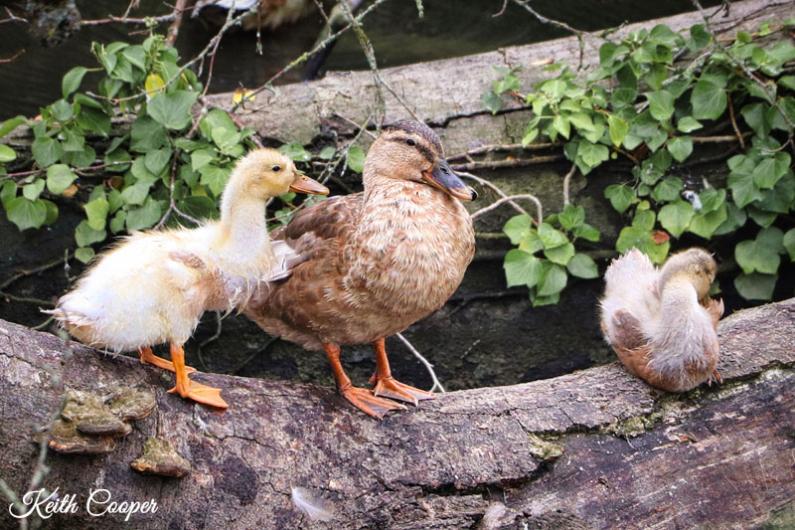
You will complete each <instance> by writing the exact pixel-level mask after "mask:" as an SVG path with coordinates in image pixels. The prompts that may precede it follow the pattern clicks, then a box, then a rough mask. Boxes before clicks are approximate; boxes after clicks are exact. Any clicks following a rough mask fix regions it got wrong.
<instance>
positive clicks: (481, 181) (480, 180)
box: [458, 171, 532, 217]
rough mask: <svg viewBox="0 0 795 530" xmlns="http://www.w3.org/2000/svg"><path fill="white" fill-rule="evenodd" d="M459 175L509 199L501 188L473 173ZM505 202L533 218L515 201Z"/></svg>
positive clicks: (462, 172)
mask: <svg viewBox="0 0 795 530" xmlns="http://www.w3.org/2000/svg"><path fill="white" fill-rule="evenodd" d="M458 174H459V175H460V176H462V177H464V178H468V179H471V180H474V181H475V182H477V183H478V184H480V185H482V186H486V187H487V188H489V189H490V190H493V191H494V192H496V193H497V195H499V196H500V197H502V198H507V197H508V195H507V194H506V193H505V192H504V191H502V190H501V189H500V188H499V187H497V186H495V185H494V184H492V183H491V182H489V181H488V180H486V179H484V178H480V177H478V176H476V175H473V174H472V173H467V172H465V171H459V172H458ZM505 202H507V203H508V204H509V205H511V206H512V207H513V209H514V210H516V211H517V212H519V213H523V214H525V215H526V216H528V217H532V216H531V215H530V213H528V211H527V210H525V209H524V208H522V207H521V206H519V204H517V203H516V202H514V201H513V200H507V201H505Z"/></svg>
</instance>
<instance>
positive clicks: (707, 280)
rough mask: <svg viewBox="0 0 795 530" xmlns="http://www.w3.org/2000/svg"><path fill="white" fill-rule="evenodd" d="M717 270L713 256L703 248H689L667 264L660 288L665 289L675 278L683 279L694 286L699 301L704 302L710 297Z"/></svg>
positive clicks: (671, 258) (662, 274)
mask: <svg viewBox="0 0 795 530" xmlns="http://www.w3.org/2000/svg"><path fill="white" fill-rule="evenodd" d="M717 269H718V266H717V264H716V263H715V259H714V258H713V257H712V254H710V253H709V252H707V251H706V250H704V249H703V248H689V249H687V250H683V251H682V252H677V253H676V254H674V255H673V256H671V257H670V258H668V261H666V262H665V265H663V267H662V271H661V276H660V287H661V288H663V289H664V288H665V285H666V284H667V283H668V282H669V281H671V280H672V279H673V278H683V279H686V280H687V281H689V282H690V283H692V284H693V287H695V289H696V293H698V299H699V300H703V299H706V298H707V297H708V295H709V289H710V286H711V285H712V282H713V281H714V280H715V273H716V272H717Z"/></svg>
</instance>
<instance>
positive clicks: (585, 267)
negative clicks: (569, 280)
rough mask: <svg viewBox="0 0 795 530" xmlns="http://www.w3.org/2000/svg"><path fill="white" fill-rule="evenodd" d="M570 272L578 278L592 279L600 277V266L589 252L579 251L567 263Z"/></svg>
mask: <svg viewBox="0 0 795 530" xmlns="http://www.w3.org/2000/svg"><path fill="white" fill-rule="evenodd" d="M566 269H568V271H569V273H570V274H571V275H572V276H576V277H578V278H584V279H586V280H590V279H593V278H598V277H599V268H598V267H597V266H596V262H595V261H594V260H593V259H592V258H591V257H590V256H588V255H587V254H582V253H579V252H578V253H577V254H575V255H574V257H573V258H571V261H569V263H568V265H566Z"/></svg>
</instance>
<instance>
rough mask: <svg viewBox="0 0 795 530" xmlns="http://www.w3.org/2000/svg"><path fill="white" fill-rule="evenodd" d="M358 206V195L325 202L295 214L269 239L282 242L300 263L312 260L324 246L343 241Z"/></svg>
mask: <svg viewBox="0 0 795 530" xmlns="http://www.w3.org/2000/svg"><path fill="white" fill-rule="evenodd" d="M361 206H362V194H361V193H353V194H351V195H339V196H336V197H332V198H330V199H326V200H325V201H321V202H319V203H317V204H314V205H312V206H311V207H309V208H306V209H305V210H301V211H299V212H298V213H297V214H296V215H295V217H293V219H292V220H291V221H290V223H289V224H288V225H287V226H285V227H282V228H279V229H277V230H274V231H273V233H272V234H271V237H272V238H273V239H274V240H282V241H285V242H286V243H287V244H288V245H289V246H290V248H291V249H292V250H293V251H294V252H295V253H296V254H298V255H300V256H302V258H303V260H309V259H313V258H314V257H316V256H317V255H318V253H323V252H324V251H325V249H326V245H327V244H328V243H330V242H332V241H335V240H339V239H343V238H345V236H346V234H348V233H349V232H351V231H352V230H353V229H354V228H355V226H356V220H357V218H358V216H359V212H360V211H361Z"/></svg>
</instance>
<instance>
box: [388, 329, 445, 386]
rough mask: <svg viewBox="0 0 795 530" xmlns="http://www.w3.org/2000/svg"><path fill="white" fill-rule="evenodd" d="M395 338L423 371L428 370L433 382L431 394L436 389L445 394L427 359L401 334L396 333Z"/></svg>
mask: <svg viewBox="0 0 795 530" xmlns="http://www.w3.org/2000/svg"><path fill="white" fill-rule="evenodd" d="M395 336H396V337H397V338H399V339H400V341H401V342H402V343H403V344H404V345H405V346H406V348H408V349H409V351H410V352H411V353H413V354H414V357H416V358H417V359H419V360H420V362H421V363H422V364H424V365H425V369H426V370H428V373H429V374H430V376H431V380H432V381H433V386H432V387H431V392H434V391H435V390H436V389H437V388H438V389H439V391H440V392H447V391H446V390H445V389H444V387H443V386H442V383H440V382H439V378H437V377H436V372H434V370H433V365H432V364H431V363H429V362H428V359H426V358H425V357H423V356H422V354H421V353H420V352H419V351H417V348H415V347H414V345H412V344H411V343H410V342H409V340H408V339H407V338H406V337H404V336H403V334H402V333H397V334H396V335H395Z"/></svg>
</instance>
